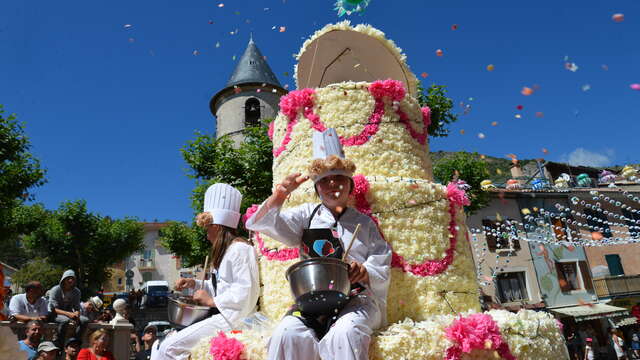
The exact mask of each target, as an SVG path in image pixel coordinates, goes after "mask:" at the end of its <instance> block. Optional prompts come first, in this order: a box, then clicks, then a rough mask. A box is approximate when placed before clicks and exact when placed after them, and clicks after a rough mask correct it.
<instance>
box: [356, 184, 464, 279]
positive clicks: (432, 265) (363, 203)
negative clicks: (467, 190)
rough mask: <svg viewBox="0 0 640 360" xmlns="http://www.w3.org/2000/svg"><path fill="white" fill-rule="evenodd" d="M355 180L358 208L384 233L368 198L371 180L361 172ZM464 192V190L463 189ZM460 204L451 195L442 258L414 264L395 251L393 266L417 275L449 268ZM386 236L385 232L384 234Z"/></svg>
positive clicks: (438, 272)
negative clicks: (447, 245)
mask: <svg viewBox="0 0 640 360" xmlns="http://www.w3.org/2000/svg"><path fill="white" fill-rule="evenodd" d="M353 182H354V185H355V186H354V191H353V194H352V196H353V197H354V198H355V202H356V209H358V211H360V212H361V213H363V214H365V215H367V216H369V217H370V218H371V219H372V220H373V221H374V222H375V223H376V224H377V225H378V230H379V231H380V233H381V234H382V230H380V226H379V225H380V223H379V222H378V219H377V218H376V217H375V216H373V213H372V211H371V205H370V204H369V201H368V200H367V199H366V195H367V193H368V192H369V188H370V185H369V182H368V181H367V178H366V177H364V176H363V175H361V174H359V175H356V176H354V177H353ZM463 193H464V191H463ZM459 207H460V205H456V202H455V201H454V200H453V199H452V198H451V197H450V198H449V215H451V221H450V222H449V233H450V234H451V236H450V237H449V248H448V249H447V250H445V256H444V257H443V258H441V259H435V260H425V261H424V262H422V263H419V264H412V263H409V262H407V261H406V260H405V259H404V257H402V255H400V254H397V253H396V252H393V253H392V255H391V266H392V267H395V268H398V269H402V271H404V272H410V273H412V274H413V275H416V276H422V277H425V276H434V275H438V274H441V273H443V272H444V271H446V270H447V268H449V265H451V264H452V263H453V257H454V255H455V250H456V245H457V241H458V226H457V224H456V214H457V211H458V209H459ZM466 235H467V241H468V240H469V234H466ZM382 236H383V237H384V234H382Z"/></svg>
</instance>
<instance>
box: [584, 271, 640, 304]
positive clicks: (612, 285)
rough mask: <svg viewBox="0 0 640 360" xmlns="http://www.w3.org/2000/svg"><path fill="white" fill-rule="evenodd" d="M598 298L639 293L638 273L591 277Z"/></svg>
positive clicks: (639, 279) (639, 281)
mask: <svg viewBox="0 0 640 360" xmlns="http://www.w3.org/2000/svg"><path fill="white" fill-rule="evenodd" d="M593 286H594V287H595V290H596V295H598V297H599V298H606V297H612V296H622V295H631V294H637V293H640V275H620V276H607V277H603V278H599V279H593Z"/></svg>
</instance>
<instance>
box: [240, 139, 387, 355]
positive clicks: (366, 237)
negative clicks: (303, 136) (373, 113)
mask: <svg viewBox="0 0 640 360" xmlns="http://www.w3.org/2000/svg"><path fill="white" fill-rule="evenodd" d="M313 158H314V159H313V160H312V161H311V163H310V164H309V168H308V175H305V176H303V175H302V174H300V173H294V174H290V175H289V176H287V177H285V178H284V179H283V180H282V182H281V183H280V184H278V185H277V186H276V187H275V189H274V192H273V194H272V195H271V196H270V197H269V198H268V199H267V200H266V201H265V202H264V203H262V205H261V206H260V208H259V209H258V211H257V212H256V213H255V214H254V215H253V216H252V217H250V218H249V220H248V221H247V224H246V226H247V229H249V230H253V231H258V232H260V233H263V234H265V235H267V236H269V237H271V238H272V239H275V240H277V241H279V242H281V243H283V244H285V245H287V246H295V247H298V248H299V249H300V254H301V256H302V257H303V258H334V259H341V258H342V257H343V255H344V253H345V252H346V249H348V248H349V247H350V249H351V251H350V252H349V253H348V256H347V258H346V262H347V263H348V264H349V269H348V275H349V280H350V282H351V288H352V292H351V294H352V295H351V296H350V298H349V300H348V301H347V302H346V304H345V305H343V307H342V308H340V309H327V310H325V311H329V312H331V313H332V314H331V315H332V316H328V315H326V314H321V315H322V316H324V318H323V317H322V316H317V314H307V313H304V312H302V311H301V309H294V310H293V311H290V312H289V313H288V315H286V316H285V317H284V318H283V319H282V321H281V322H280V324H279V325H278V326H277V327H276V329H275V330H274V332H273V334H272V336H271V339H270V340H269V344H268V353H269V354H268V359H269V360H293V359H341V360H356V359H357V360H365V359H368V358H369V357H368V353H369V344H370V342H371V334H372V333H373V331H374V330H376V329H378V328H380V327H382V326H384V324H385V323H386V313H387V309H386V304H387V292H388V290H389V281H390V272H391V269H390V267H391V266H390V265H391V247H390V246H389V244H388V243H387V242H386V241H385V240H384V238H383V237H382V235H381V234H380V231H379V230H378V227H377V226H376V224H375V222H374V221H373V220H372V219H371V218H370V217H368V216H367V215H365V214H363V213H361V212H359V211H358V210H356V209H354V208H352V207H349V206H348V203H349V196H350V194H351V192H352V191H353V190H354V182H353V179H352V176H353V173H354V171H355V168H356V166H355V164H354V163H353V162H352V161H350V160H349V159H346V158H345V156H344V152H343V151H342V146H341V144H340V141H339V137H338V134H337V132H336V131H335V129H327V130H326V131H324V132H315V133H314V134H313ZM309 179H311V180H312V181H313V183H314V189H315V192H316V194H317V195H318V197H319V198H320V204H312V203H307V204H303V205H300V206H297V207H294V208H290V209H286V210H283V209H282V205H283V204H284V202H285V200H286V199H287V198H288V197H289V195H290V194H291V193H292V192H293V191H295V190H296V189H297V188H298V187H299V186H300V185H302V183H304V182H305V181H307V180H309ZM358 224H360V226H361V231H360V232H359V233H358V236H357V237H356V238H354V231H355V229H356V227H357V226H358ZM351 242H353V246H351V245H350V244H351ZM296 310H297V311H296ZM333 311H337V315H335V316H333Z"/></svg>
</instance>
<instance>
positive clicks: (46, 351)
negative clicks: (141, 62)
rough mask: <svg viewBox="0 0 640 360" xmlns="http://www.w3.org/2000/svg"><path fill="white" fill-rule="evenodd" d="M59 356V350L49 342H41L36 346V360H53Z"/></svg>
mask: <svg viewBox="0 0 640 360" xmlns="http://www.w3.org/2000/svg"><path fill="white" fill-rule="evenodd" d="M58 354H60V348H59V347H57V346H56V345H55V344H54V343H52V342H51V341H43V342H41V343H40V345H38V355H37V356H36V360H55V359H56V357H57V356H58Z"/></svg>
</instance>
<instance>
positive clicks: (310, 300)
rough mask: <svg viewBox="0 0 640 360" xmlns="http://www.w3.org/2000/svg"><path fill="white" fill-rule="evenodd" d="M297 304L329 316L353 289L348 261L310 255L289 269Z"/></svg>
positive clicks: (288, 276)
mask: <svg viewBox="0 0 640 360" xmlns="http://www.w3.org/2000/svg"><path fill="white" fill-rule="evenodd" d="M286 276H287V280H288V281H289V285H290V286H291V293H292V294H293V297H294V298H295V299H296V304H297V305H298V307H299V308H300V309H301V310H302V311H303V312H305V313H308V314H312V315H330V314H333V313H335V312H336V311H338V310H339V309H341V308H342V306H344V304H345V303H346V302H347V296H348V295H349V291H350V289H351V283H350V281H349V264H347V263H345V262H344V261H342V260H339V259H333V258H310V259H306V260H302V261H300V262H297V263H295V264H293V265H291V267H289V269H287V273H286Z"/></svg>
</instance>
